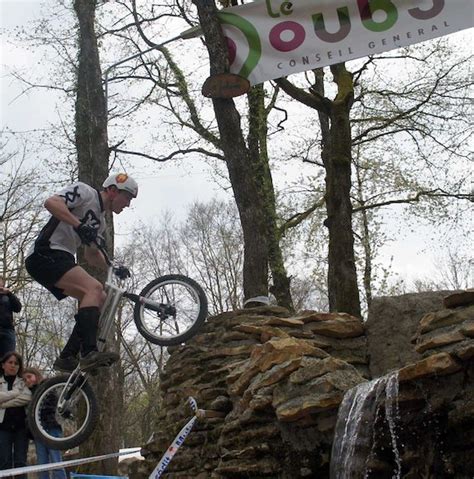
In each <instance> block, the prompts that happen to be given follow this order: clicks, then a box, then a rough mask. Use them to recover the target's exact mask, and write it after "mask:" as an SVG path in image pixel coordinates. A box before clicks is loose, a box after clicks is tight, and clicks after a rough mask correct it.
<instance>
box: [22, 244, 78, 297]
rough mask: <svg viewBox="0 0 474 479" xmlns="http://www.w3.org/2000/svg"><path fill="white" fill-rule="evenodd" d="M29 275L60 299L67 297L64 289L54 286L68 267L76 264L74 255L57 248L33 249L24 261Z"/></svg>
mask: <svg viewBox="0 0 474 479" xmlns="http://www.w3.org/2000/svg"><path fill="white" fill-rule="evenodd" d="M25 266H26V271H28V273H29V274H30V276H31V277H32V278H33V279H34V280H35V281H37V282H38V283H39V284H41V285H42V286H44V287H45V288H46V289H48V290H49V291H51V293H53V294H54V296H55V297H56V298H57V299H59V300H61V299H64V298H67V296H66V295H65V294H64V291H63V290H62V289H60V288H56V286H54V285H55V284H56V283H57V282H58V281H59V280H60V279H61V278H62V277H63V276H64V275H65V274H66V273H67V272H68V271H69V270H70V269H72V268H74V267H75V266H77V264H76V260H75V258H74V256H73V255H72V254H70V253H67V252H66V251H61V250H59V249H49V250H43V251H41V252H39V251H35V252H34V253H33V254H32V255H30V256H28V258H26V261H25Z"/></svg>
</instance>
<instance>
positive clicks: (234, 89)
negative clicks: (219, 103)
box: [201, 73, 250, 98]
mask: <svg viewBox="0 0 474 479" xmlns="http://www.w3.org/2000/svg"><path fill="white" fill-rule="evenodd" d="M249 89H250V82H249V81H248V80H247V79H246V78H244V77H242V76H240V75H236V74H235V73H219V74H218V75H212V76H210V77H209V78H207V80H206V81H205V82H204V85H203V86H202V89H201V92H202V94H203V95H204V96H205V97H206V98H234V97H236V96H240V95H243V94H244V93H247V92H248V91H249Z"/></svg>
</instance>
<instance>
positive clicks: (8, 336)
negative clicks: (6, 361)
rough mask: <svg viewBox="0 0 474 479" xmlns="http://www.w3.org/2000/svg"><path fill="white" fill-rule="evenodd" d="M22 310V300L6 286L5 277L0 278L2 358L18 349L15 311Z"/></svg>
mask: <svg viewBox="0 0 474 479" xmlns="http://www.w3.org/2000/svg"><path fill="white" fill-rule="evenodd" d="M20 311H21V303H20V300H19V299H18V298H17V297H16V295H14V294H13V293H12V292H11V291H10V290H9V289H8V288H6V287H5V281H4V279H3V278H0V358H1V357H2V356H3V355H4V354H5V353H8V352H9V351H15V349H16V338H15V326H14V325H13V313H19V312H20Z"/></svg>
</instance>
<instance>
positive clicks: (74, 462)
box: [0, 447, 141, 477]
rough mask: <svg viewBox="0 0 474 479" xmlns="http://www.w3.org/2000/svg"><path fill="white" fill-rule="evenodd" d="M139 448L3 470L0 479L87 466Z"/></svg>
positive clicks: (136, 450) (131, 452)
mask: <svg viewBox="0 0 474 479" xmlns="http://www.w3.org/2000/svg"><path fill="white" fill-rule="evenodd" d="M140 450H141V448H140V447H137V448H136V449H132V450H129V451H122V452H112V453H110V454H104V455H103V456H93V457H84V458H82V459H71V460H69V461H61V462H54V463H51V464H41V465H39V466H25V467H17V468H15V469H5V470H3V471H0V477H7V476H18V475H20V474H29V473H30V472H42V471H52V470H54V469H63V468H64V467H66V466H79V465H81V464H87V463H88V462H96V461H103V460H104V459H110V458H111V457H117V456H124V455H126V454H133V453H134V452H138V451H140Z"/></svg>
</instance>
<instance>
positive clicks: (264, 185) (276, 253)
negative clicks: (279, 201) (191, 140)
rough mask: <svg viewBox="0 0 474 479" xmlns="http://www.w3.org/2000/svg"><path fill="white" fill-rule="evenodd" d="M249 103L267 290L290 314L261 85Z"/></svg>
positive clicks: (250, 134) (249, 96)
mask: <svg viewBox="0 0 474 479" xmlns="http://www.w3.org/2000/svg"><path fill="white" fill-rule="evenodd" d="M248 101H249V136H248V146H249V151H250V155H251V157H252V158H253V159H254V161H255V163H256V165H255V171H256V172H257V175H258V176H257V179H258V183H259V192H260V194H261V195H262V204H263V207H264V216H265V221H266V232H267V240H268V263H269V267H270V271H271V274H272V279H273V286H272V287H271V288H270V290H271V292H272V293H273V294H274V295H275V298H276V299H277V302H278V304H279V305H280V306H283V307H285V308H288V309H289V310H291V311H292V310H293V301H292V299H291V292H290V279H289V277H288V274H287V272H286V268H285V262H284V260H283V254H282V252H281V247H280V239H281V238H280V233H279V228H278V224H277V211H276V201H275V189H274V187H273V179H272V173H271V170H270V165H269V161H268V150H267V134H268V127H267V125H268V111H267V110H266V108H265V89H264V87H263V85H256V86H254V87H252V89H251V90H250V92H249V94H248Z"/></svg>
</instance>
